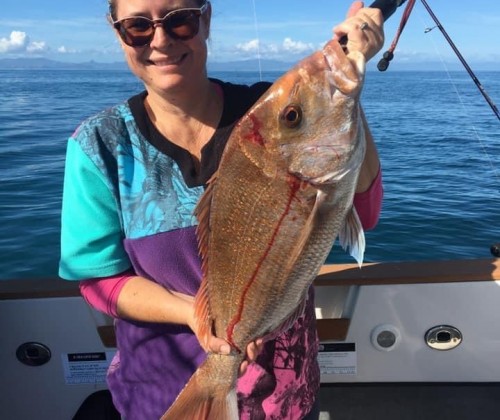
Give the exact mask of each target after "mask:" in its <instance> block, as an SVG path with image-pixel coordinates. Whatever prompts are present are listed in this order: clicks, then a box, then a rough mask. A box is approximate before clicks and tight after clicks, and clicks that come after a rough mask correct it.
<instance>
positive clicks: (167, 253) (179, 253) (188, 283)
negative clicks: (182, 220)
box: [125, 226, 201, 295]
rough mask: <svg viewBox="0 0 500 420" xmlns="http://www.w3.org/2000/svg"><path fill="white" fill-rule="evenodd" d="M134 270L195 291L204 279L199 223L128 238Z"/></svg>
mask: <svg viewBox="0 0 500 420" xmlns="http://www.w3.org/2000/svg"><path fill="white" fill-rule="evenodd" d="M125 249H126V251H127V253H128V254H129V257H130V260H131V261H132V265H133V266H134V269H135V272H136V273H137V274H138V275H140V276H143V277H146V278H148V279H154V280H155V281H156V282H157V283H160V284H162V285H163V286H165V287H166V288H168V289H170V290H175V291H177V292H182V293H186V294H189V295H195V294H196V292H197V291H198V288H199V286H200V282H201V260H200V256H199V254H198V242H197V239H196V227H194V226H193V227H190V228H185V229H177V230H174V231H170V232H163V233H158V234H156V235H151V236H146V237H143V238H138V239H125Z"/></svg>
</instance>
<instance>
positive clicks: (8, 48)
mask: <svg viewBox="0 0 500 420" xmlns="http://www.w3.org/2000/svg"><path fill="white" fill-rule="evenodd" d="M49 50H50V48H49V46H48V45H47V43H46V42H45V41H33V42H31V41H30V37H29V36H28V35H27V34H26V32H21V31H12V32H11V33H10V36H9V37H8V38H0V54H5V53H28V54H39V53H44V52H47V51H49Z"/></svg>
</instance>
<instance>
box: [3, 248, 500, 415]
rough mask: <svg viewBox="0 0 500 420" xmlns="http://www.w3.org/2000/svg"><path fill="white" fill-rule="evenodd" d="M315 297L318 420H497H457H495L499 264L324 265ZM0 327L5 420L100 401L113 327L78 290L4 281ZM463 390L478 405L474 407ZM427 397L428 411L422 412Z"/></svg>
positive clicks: (71, 411)
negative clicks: (97, 396)
mask: <svg viewBox="0 0 500 420" xmlns="http://www.w3.org/2000/svg"><path fill="white" fill-rule="evenodd" d="M314 287H315V290H316V314H317V317H318V324H317V327H318V333H319V337H320V342H321V344H320V355H319V362H320V367H321V383H322V388H321V393H320V401H321V410H322V414H321V416H322V417H321V418H322V419H329V418H339V419H349V418H352V419H376V418H399V419H402V418H408V419H414V418H415V419H417V418H419V419H420V418H421V419H424V418H425V419H427V418H431V417H430V415H429V417H427V416H426V415H423V416H422V414H420V415H416V412H415V411H412V412H413V413H414V414H415V416H414V417H412V416H411V415H410V416H406V417H405V416H404V415H403V413H404V412H405V411H404V410H406V411H408V410H415V405H418V406H419V407H420V411H421V413H425V412H426V411H425V407H429V409H430V410H431V411H432V412H433V413H434V414H433V416H434V417H435V416H436V415H437V417H438V418H454V419H468V418H470V419H473V418H491V419H493V418H498V417H494V416H493V415H492V416H490V417H488V416H486V417H485V416H480V417H463V415H465V414H464V413H466V412H465V411H464V407H463V405H464V404H465V405H467V406H468V407H470V409H471V410H474V412H476V413H477V412H482V411H481V410H483V411H484V410H491V412H493V411H494V410H496V411H495V413H496V416H497V415H498V414H497V413H498V408H499V406H500V400H499V399H498V398H492V397H491V395H492V393H493V394H494V393H496V394H495V395H497V396H498V395H499V393H500V363H498V355H499V354H500V328H499V327H498V326H499V325H500V311H499V310H498V304H499V302H500V260H499V259H497V258H491V259H471V260H449V261H414V262H412V261H407V262H400V263H388V262H386V263H369V264H365V265H364V266H363V267H362V268H359V267H358V266H357V265H355V264H340V265H339V264H333V265H330V264H326V265H324V266H323V267H322V269H321V271H320V273H319V275H318V276H317V278H316V280H315V283H314ZM0 320H1V321H0V322H1V327H0V331H1V334H2V345H1V346H0V372H2V392H0V417H1V418H2V419H6V420H7V419H32V418H38V419H47V420H50V419H71V418H73V417H74V416H75V414H76V413H77V411H78V409H79V407H80V406H81V405H82V403H83V402H84V401H85V399H86V398H88V397H89V396H91V395H93V394H95V393H98V392H105V391H106V382H105V376H106V369H107V367H108V365H109V362H110V360H111V358H112V356H113V354H114V352H115V351H116V348H115V345H116V342H115V336H114V329H113V321H112V319H111V318H109V317H107V316H105V315H103V314H101V313H99V312H97V311H95V310H93V309H92V308H90V307H89V306H88V305H87V303H86V302H85V301H84V300H83V298H82V297H81V296H80V293H79V290H78V285H77V284H76V283H73V282H67V281H64V280H61V279H54V278H51V279H43V280H42V279H30V280H20V279H14V280H5V281H1V282H0ZM471 387H473V388H474V387H475V388H476V390H477V392H478V394H479V397H482V398H483V399H486V400H485V401H481V402H480V403H477V405H474V404H473V402H474V400H473V401H472V406H471V403H468V402H467V401H468V400H467V397H466V396H464V392H465V393H466V395H470V392H471V390H470V388H471ZM477 387H481V388H480V389H478V388H477ZM384 390H385V391H384ZM387 390H390V393H387ZM424 391H426V392H427V393H430V395H431V400H432V402H433V403H432V404H430V405H429V404H428V402H427V403H426V404H423V405H422V404H421V399H422V395H423V394H422V393H423V392H424ZM358 399H359V400H358ZM391 407H392V411H391ZM377 409H378V410H379V411H380V410H382V411H383V412H384V413H385V417H377V415H376V410H377ZM453 410H455V411H457V412H458V417H457V416H455V417H442V416H444V415H446V413H448V414H449V413H452V412H453ZM343 412H344V413H345V414H344V415H341V414H339V413H343ZM355 412H356V413H360V414H359V416H357V417H356V416H354V417H352V415H353V413H355ZM346 413H351V414H350V415H351V416H348V414H346ZM391 413H392V414H391ZM440 413H441V414H440ZM460 413H461V414H462V417H460ZM391 416H392V417H391ZM94 418H95V417H94ZM103 418H104V417H103Z"/></svg>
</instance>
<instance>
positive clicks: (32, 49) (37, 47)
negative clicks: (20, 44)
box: [26, 41, 49, 53]
mask: <svg viewBox="0 0 500 420" xmlns="http://www.w3.org/2000/svg"><path fill="white" fill-rule="evenodd" d="M48 50H49V47H48V45H47V44H46V43H45V41H40V42H37V41H34V42H32V43H31V44H29V45H28V46H27V47H26V52H29V53H41V52H45V51H48Z"/></svg>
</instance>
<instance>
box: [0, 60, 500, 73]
mask: <svg viewBox="0 0 500 420" xmlns="http://www.w3.org/2000/svg"><path fill="white" fill-rule="evenodd" d="M294 64H295V63H294V62H285V61H278V60H268V59H262V60H260V62H259V60H257V59H250V60H241V61H228V62H211V61H209V62H208V70H209V71H238V72H244V71H251V72H257V71H259V69H262V71H281V72H284V71H286V70H288V69H290V68H291V67H292V66H293V65H294ZM376 64H377V60H376V59H375V60H372V61H371V62H370V63H369V64H368V70H376ZM445 64H446V67H444V65H443V63H442V62H413V63H408V62H404V61H398V60H397V57H396V58H395V60H394V62H393V63H391V67H390V69H391V70H394V71H446V70H448V71H462V70H463V71H465V70H464V68H463V67H462V65H461V64H460V63H459V62H458V61H457V62H448V63H445ZM469 64H470V66H471V67H472V69H473V70H478V71H500V63H499V62H477V63H469ZM127 69H128V67H127V64H126V63H125V62H124V61H120V62H113V63H103V62H97V61H87V62H82V63H70V62H64V61H57V60H51V59H48V58H3V59H0V70H127Z"/></svg>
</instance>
